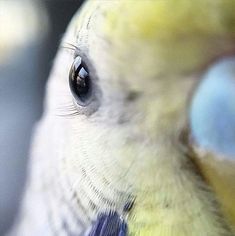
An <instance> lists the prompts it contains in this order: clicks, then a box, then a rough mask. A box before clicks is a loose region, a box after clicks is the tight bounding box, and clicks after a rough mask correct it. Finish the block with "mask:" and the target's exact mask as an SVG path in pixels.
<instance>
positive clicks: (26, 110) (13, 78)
mask: <svg viewBox="0 0 235 236" xmlns="http://www.w3.org/2000/svg"><path fill="white" fill-rule="evenodd" d="M81 2H82V0H40V1H23V0H22V1H19V0H15V1H13V0H0V235H4V233H5V232H6V231H7V230H8V229H9V227H10V226H11V224H12V222H13V220H14V216H15V215H16V211H17V209H18V207H19V202H20V199H21V196H22V190H23V187H24V182H25V178H26V166H27V161H28V151H29V145H30V138H31V135H32V129H33V126H34V124H35V122H36V121H37V120H38V119H40V116H41V114H42V109H43V97H44V88H45V83H46V80H47V77H48V74H49V71H50V68H51V65H52V61H53V58H54V56H55V53H56V50H57V47H58V44H59V41H60V39H61V37H62V35H63V32H64V31H65V28H66V26H67V24H68V22H69V20H70V19H71V17H72V15H73V14H74V12H75V11H76V10H77V9H78V8H79V6H80V5H81ZM9 3H10V4H9ZM19 3H20V4H19ZM34 14H35V15H34ZM21 31H22V32H21Z"/></svg>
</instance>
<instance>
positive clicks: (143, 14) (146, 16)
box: [106, 0, 235, 40]
mask: <svg viewBox="0 0 235 236" xmlns="http://www.w3.org/2000/svg"><path fill="white" fill-rule="evenodd" d="M234 11H235V2H234V1H231V0H217V1H214V0H198V1H188V0H178V1H176V0H158V1H151V0H147V1H135V2H134V1H131V0H129V1H128V0H127V1H126V0H119V1H117V2H116V4H115V5H113V6H112V7H111V8H110V9H108V12H107V19H106V22H107V25H108V28H109V30H110V36H112V35H114V36H116V34H118V36H119V37H122V38H123V37H125V36H126V37H129V36H131V35H133V36H135V37H136V38H142V39H156V38H163V39H164V40H174V38H176V37H177V36H179V35H181V36H182V35H183V34H184V35H185V36H188V35H189V34H190V35H194V36H196V35H197V34H204V35H209V34H213V35H217V36H219V35H221V34H230V35H231V34H232V35H233V36H234V35H235V15H234ZM123 33H125V34H123ZM123 39H124V38H123Z"/></svg>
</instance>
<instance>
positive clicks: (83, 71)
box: [69, 56, 91, 106]
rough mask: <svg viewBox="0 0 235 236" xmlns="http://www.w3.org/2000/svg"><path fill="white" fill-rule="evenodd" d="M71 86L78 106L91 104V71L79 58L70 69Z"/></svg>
mask: <svg viewBox="0 0 235 236" xmlns="http://www.w3.org/2000/svg"><path fill="white" fill-rule="evenodd" d="M69 86H70V90H71V92H72V94H73V96H74V98H75V101H76V102H77V103H78V105H81V106H86V105H88V104H89V101H90V97H91V81H90V75H89V70H88V67H87V66H86V64H85V63H84V62H83V61H82V58H81V57H79V56H77V57H76V58H75V59H74V62H73V64H72V67H71V69H70V73H69Z"/></svg>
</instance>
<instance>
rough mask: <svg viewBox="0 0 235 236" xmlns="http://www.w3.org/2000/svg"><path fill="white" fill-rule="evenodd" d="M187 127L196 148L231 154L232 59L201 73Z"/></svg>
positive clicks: (234, 150)
mask: <svg viewBox="0 0 235 236" xmlns="http://www.w3.org/2000/svg"><path fill="white" fill-rule="evenodd" d="M191 129H192V134H193V138H194V139H195V141H196V143H197V144H198V145H199V146H200V147H202V148H204V149H206V150H209V151H213V152H215V153H218V154H222V155H227V156H228V158H232V157H235V58H227V59H223V60H221V61H220V62H218V63H216V64H215V65H213V66H212V67H211V68H210V69H209V71H208V72H207V73H206V74H205V75H204V79H203V80H202V82H201V84H200V85H199V87H198V89H197V91H196V93H195V95H194V98H193V101H192V106H191Z"/></svg>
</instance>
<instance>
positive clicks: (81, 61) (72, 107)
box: [45, 0, 235, 235]
mask: <svg viewBox="0 0 235 236" xmlns="http://www.w3.org/2000/svg"><path fill="white" fill-rule="evenodd" d="M234 12H235V1H231V0H217V1H213V0H198V1H188V0H179V1H175V0H167V1H161V0H160V1H131V0H130V1H124V0H119V1H88V2H87V3H86V4H85V5H84V6H83V8H82V10H81V11H80V12H79V13H78V14H76V15H75V17H74V18H73V20H72V22H71V24H70V26H69V28H68V30H67V32H66V34H65V37H64V39H63V41H62V45H61V48H60V50H59V53H58V55H57V59H56V61H55V65H54V69H53V71H52V73H51V77H50V81H49V86H48V94H47V108H48V109H47V112H46V113H45V117H46V118H45V119H47V120H50V122H51V123H50V124H51V126H53V127H54V128H53V129H54V131H53V132H54V136H53V137H54V141H53V142H54V143H53V145H55V146H56V147H57V148H56V150H55V153H54V154H53V155H54V156H56V158H57V159H58V162H60V163H61V164H60V165H59V168H60V169H61V170H62V171H61V173H62V179H63V178H65V179H66V181H68V182H69V183H70V184H71V188H72V191H74V192H77V193H78V195H80V198H81V199H80V201H81V202H82V205H85V206H86V207H87V215H88V216H89V217H91V218H94V216H95V215H96V214H97V212H100V211H103V212H104V211H107V210H109V209H115V211H117V212H119V213H120V214H121V215H122V214H124V213H123V211H124V210H123V209H124V208H125V204H126V203H127V202H128V201H129V202H130V201H134V206H133V213H132V214H131V213H130V222H135V223H133V225H134V226H133V227H132V228H131V230H132V231H133V232H134V228H135V227H137V228H138V230H140V231H141V230H142V228H145V227H148V229H150V228H151V227H152V228H151V230H152V231H151V230H150V231H148V232H154V233H153V234H151V235H158V234H157V233H156V232H159V224H161V225H165V226H166V227H167V226H168V225H169V224H171V223H172V222H175V221H176V222H178V223H179V222H181V223H183V224H186V225H187V224H188V222H190V221H191V220H192V221H193V220H194V219H195V221H194V223H195V222H196V223H195V225H197V224H198V222H197V219H196V218H197V217H196V215H197V214H201V215H202V218H200V220H202V221H203V219H204V218H205V219H206V217H208V216H209V217H210V214H211V215H213V212H210V211H209V213H206V212H204V211H203V209H199V208H206V207H207V204H208V206H209V208H213V203H205V201H203V200H202V199H201V200H198V199H200V194H201V192H203V191H204V190H202V189H203V188H204V187H205V186H206V185H207V184H208V183H210V184H211V185H212V189H213V190H212V191H214V192H215V193H216V194H215V195H217V194H218V200H219V201H221V203H222V206H223V207H224V209H225V214H226V215H227V216H228V218H230V220H233V221H234V218H235V216H234V214H235V213H234V206H233V207H232V198H231V194H232V193H233V194H234V193H235V190H234V168H233V167H234V161H235V159H234V156H235V148H234V146H235V103H234V101H235V95H234V94H235V57H234V55H235V15H234ZM211 90H213V91H214V92H213V91H211ZM58 111H59V112H60V115H61V116H55V115H57V114H58ZM55 117H56V118H55ZM186 129H187V133H188V135H187V139H188V141H187V145H190V146H191V147H193V150H194V152H195V153H194V156H196V163H197V165H196V166H197V167H200V168H199V169H200V170H201V172H202V173H201V174H202V176H203V178H202V179H201V177H198V169H197V167H195V166H194V164H191V163H192V159H190V157H188V155H186V154H185V153H184V151H185V150H184V147H182V131H184V130H186ZM49 135H50V134H49ZM184 145H185V144H184ZM191 149H192V148H191ZM199 149H200V150H199ZM205 153H206V154H205ZM231 166H232V167H231ZM221 167H223V168H224V169H221ZM191 174H192V176H191ZM194 178H195V179H194ZM225 181H226V183H225ZM203 182H204V183H203ZM228 183H229V184H228ZM226 184H228V185H226ZM195 186H196V187H195ZM202 186H204V187H202ZM205 188H206V187H205ZM221 189H222V191H221ZM205 192H207V190H205ZM207 194H208V196H211V195H213V194H211V193H206V194H205V195H207ZM202 198H204V197H202ZM205 198H206V197H205ZM208 198H210V197H208ZM212 198H213V197H212ZM133 199H135V200H133ZM182 202H186V204H183V203H182ZM212 202H213V200H212ZM187 203H189V204H187ZM190 204H191V207H192V209H191V210H192V212H190V209H189V208H188V207H189V206H190ZM194 204H195V205H194ZM197 204H198V205H197ZM88 206H89V207H88ZM178 206H179V207H178ZM194 208H195V209H194ZM215 208H216V207H215ZM182 211H185V212H186V213H185V215H184V216H183V215H181V216H180V217H181V218H180V217H178V218H177V214H176V212H178V213H179V212H182ZM212 211H213V210H212ZM203 214H204V215H203ZM190 217H191V218H190ZM211 217H212V218H213V216H211ZM179 218H180V219H179ZM211 221H213V220H211ZM216 221H217V220H215V222H216ZM152 225H154V226H152ZM176 225H177V224H176ZM175 227H177V226H175ZM202 228H203V227H202ZM145 230H146V228H145ZM155 230H156V231H155ZM182 230H183V228H182ZM145 232H147V231H145ZM177 232H181V231H177ZM182 232H183V231H182ZM182 232H181V233H179V235H184V234H183V233H182ZM141 235H145V234H141ZM146 235H148V234H146ZM159 235H161V234H159ZM164 235H165V234H164ZM169 235H170V234H169ZM185 235H187V234H185ZM197 235H202V234H200V233H198V234H197ZM212 235H213V234H212ZM214 235H215V234H214Z"/></svg>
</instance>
